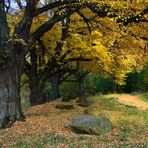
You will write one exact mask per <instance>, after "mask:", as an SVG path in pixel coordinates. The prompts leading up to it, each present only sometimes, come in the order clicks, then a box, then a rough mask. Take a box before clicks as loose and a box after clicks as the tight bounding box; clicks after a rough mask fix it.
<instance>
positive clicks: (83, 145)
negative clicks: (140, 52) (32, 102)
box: [0, 96, 148, 148]
mask: <svg viewBox="0 0 148 148" xmlns="http://www.w3.org/2000/svg"><path fill="white" fill-rule="evenodd" d="M89 99H90V100H91V101H93V102H95V103H94V104H93V105H92V106H90V107H88V108H83V107H80V106H78V104H77V103H76V101H74V100H73V101H72V102H71V103H73V105H74V106H75V109H74V110H73V111H64V110H58V109H56V108H55V105H56V104H59V103H61V100H57V101H53V102H51V103H47V104H44V105H39V106H34V107H32V108H28V109H27V110H26V111H25V115H26V122H24V123H22V122H16V123H15V124H14V126H13V127H12V128H9V129H5V130H0V148H1V147H8V148H34V147H37V148H42V147H47V148H95V147H125V148H126V147H127V148H128V147H129V148H131V147H142V148H147V147H148V143H147V142H148V139H147V136H146V134H147V131H148V127H147V125H148V111H147V110H140V109H139V108H135V107H132V106H130V105H129V106H128V105H124V104H121V103H119V102H118V98H115V97H105V96H93V97H90V98H89ZM84 113H85V114H93V115H104V116H106V117H108V118H109V119H110V120H111V121H112V123H113V131H112V132H111V133H109V134H108V135H105V136H96V135H91V136H90V135H82V134H74V133H73V132H72V131H71V130H70V129H69V128H68V122H69V121H70V119H71V118H72V117H75V116H77V115H79V114H84Z"/></svg>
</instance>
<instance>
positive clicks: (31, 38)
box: [0, 0, 148, 126]
mask: <svg viewBox="0 0 148 148" xmlns="http://www.w3.org/2000/svg"><path fill="white" fill-rule="evenodd" d="M9 2H12V1H11V0H10V1H9ZM38 2H39V1H38V0H29V1H27V2H26V3H25V4H26V6H25V7H24V6H23V5H20V4H21V3H20V2H19V3H18V5H19V8H22V9H24V14H23V17H22V18H21V20H20V22H19V23H18V24H17V25H16V26H15V29H14V32H13V33H12V36H10V32H9V29H8V28H9V27H8V20H7V17H6V13H7V12H8V11H9V7H7V2H6V1H5V0H0V28H1V30H0V63H1V70H0V72H1V73H0V76H1V81H0V96H1V97H0V99H1V103H0V105H1V107H0V125H2V126H6V125H7V124H9V123H11V122H14V121H15V120H16V119H17V118H18V117H21V116H20V115H21V113H20V105H19V104H20V101H19V100H20V77H21V74H22V69H23V66H24V58H25V56H26V54H27V53H28V51H29V50H31V47H32V45H33V44H34V43H35V42H36V41H37V40H38V39H40V38H41V36H43V35H44V34H45V33H46V32H47V31H48V30H50V29H51V28H52V27H53V26H54V24H55V23H57V22H60V21H61V20H64V19H65V18H67V17H69V16H70V15H71V14H73V13H74V12H76V11H78V10H82V9H83V8H85V7H87V8H89V9H90V10H91V11H92V12H94V13H96V14H97V16H98V17H106V16H107V17H110V18H115V21H116V22H117V23H122V24H123V25H127V24H129V23H132V22H140V21H143V20H145V17H144V16H145V14H146V13H147V10H148V8H147V7H146V8H143V7H139V8H140V10H139V9H138V10H136V12H137V13H136V14H135V15H128V14H129V13H126V15H124V14H125V11H124V10H125V9H123V11H122V9H117V8H116V9H115V10H114V9H113V7H112V5H111V3H104V2H100V3H98V2H97V1H85V0H83V1H78V0H71V1H69V0H62V1H60V0H59V1H55V2H49V3H48V4H46V5H44V6H42V7H40V6H39V5H37V4H38ZM54 8H56V9H55V11H56V12H55V14H54V15H53V17H51V18H49V19H48V20H47V21H46V22H45V23H43V24H42V25H41V26H40V27H38V28H37V29H36V31H34V32H33V33H31V32H30V29H31V25H32V22H33V19H34V18H35V17H37V16H38V15H40V14H41V13H43V12H47V11H48V10H51V9H54ZM126 8H127V7H126ZM128 10H129V11H126V12H130V11H131V9H128ZM120 13H121V14H122V15H119V14H120ZM18 115H19V116H18Z"/></svg>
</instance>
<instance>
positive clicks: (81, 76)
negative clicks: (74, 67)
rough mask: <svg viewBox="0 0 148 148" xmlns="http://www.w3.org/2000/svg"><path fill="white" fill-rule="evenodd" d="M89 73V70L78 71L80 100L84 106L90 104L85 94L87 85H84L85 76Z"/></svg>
mask: <svg viewBox="0 0 148 148" xmlns="http://www.w3.org/2000/svg"><path fill="white" fill-rule="evenodd" d="M87 74H88V73H87V72H84V73H83V72H78V73H77V80H78V87H79V92H78V96H79V102H80V104H81V105H82V106H84V107H87V106H88V105H89V104H88V100H87V98H86V95H85V87H84V81H85V77H86V76H87Z"/></svg>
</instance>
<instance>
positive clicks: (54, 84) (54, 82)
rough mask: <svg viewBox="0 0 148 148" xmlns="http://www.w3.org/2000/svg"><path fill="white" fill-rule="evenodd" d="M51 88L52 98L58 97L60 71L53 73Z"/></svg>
mask: <svg viewBox="0 0 148 148" xmlns="http://www.w3.org/2000/svg"><path fill="white" fill-rule="evenodd" d="M50 82H51V88H52V99H57V98H59V97H60V91H59V87H60V73H57V74H55V75H54V76H52V77H51V80H50Z"/></svg>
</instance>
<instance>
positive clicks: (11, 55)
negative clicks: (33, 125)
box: [0, 43, 24, 127]
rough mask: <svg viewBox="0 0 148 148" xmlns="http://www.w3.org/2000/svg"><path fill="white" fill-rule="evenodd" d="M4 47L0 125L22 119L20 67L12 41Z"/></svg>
mask: <svg viewBox="0 0 148 148" xmlns="http://www.w3.org/2000/svg"><path fill="white" fill-rule="evenodd" d="M5 49H7V50H5V51H6V53H7V55H6V56H7V59H6V62H5V63H1V64H0V67H1V69H0V127H9V126H10V125H11V124H12V123H13V122H14V121H15V120H17V119H19V120H20V119H21V120H22V119H24V118H23V116H22V113H21V106H20V76H21V67H20V64H19V63H18V62H17V55H16V53H15V52H13V51H14V48H13V45H12V43H8V44H7V45H6V46H5Z"/></svg>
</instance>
